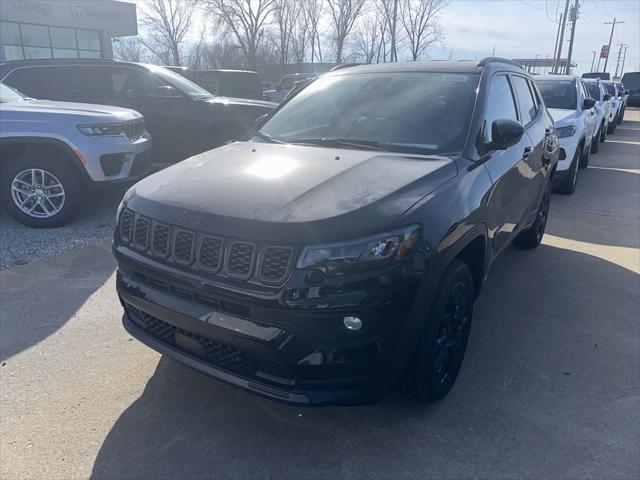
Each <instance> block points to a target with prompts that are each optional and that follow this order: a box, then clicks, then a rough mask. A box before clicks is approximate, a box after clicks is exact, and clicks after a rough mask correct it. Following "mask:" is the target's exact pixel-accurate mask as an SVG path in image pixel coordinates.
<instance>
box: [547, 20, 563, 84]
mask: <svg viewBox="0 0 640 480" xmlns="http://www.w3.org/2000/svg"><path fill="white" fill-rule="evenodd" d="M563 18H564V16H563V15H562V14H560V21H559V22H558V33H556V44H555V46H554V47H553V67H551V72H550V73H554V68H555V63H556V56H557V54H558V39H559V38H560V28H561V27H562V19H563Z"/></svg>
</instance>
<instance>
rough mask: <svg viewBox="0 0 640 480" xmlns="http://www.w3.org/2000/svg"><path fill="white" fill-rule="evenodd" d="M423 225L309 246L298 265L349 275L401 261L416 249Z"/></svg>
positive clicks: (329, 273) (331, 273) (332, 273)
mask: <svg viewBox="0 0 640 480" xmlns="http://www.w3.org/2000/svg"><path fill="white" fill-rule="evenodd" d="M419 231H420V227H419V226H417V225H411V226H408V227H404V228H401V229H398V230H393V231H389V232H385V233H381V234H378V235H372V236H370V237H367V238H361V239H357V240H350V241H345V242H336V243H330V244H326V245H312V246H309V247H306V248H305V249H304V250H303V252H302V255H300V259H299V260H298V268H300V269H314V270H319V271H321V272H322V273H324V274H326V275H332V276H336V275H346V274H349V273H357V272H361V271H363V270H368V269H372V268H378V267H381V266H385V265H389V264H392V263H395V262H399V261H401V260H402V259H403V258H405V257H406V256H407V255H408V254H409V253H410V252H411V250H412V248H413V246H414V245H415V243H416V241H417V239H418V236H419Z"/></svg>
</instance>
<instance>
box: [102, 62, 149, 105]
mask: <svg viewBox="0 0 640 480" xmlns="http://www.w3.org/2000/svg"><path fill="white" fill-rule="evenodd" d="M104 70H105V73H106V72H108V75H107V78H108V79H109V80H110V81H109V82H108V83H109V85H108V87H107V88H108V89H109V90H110V92H111V94H112V95H113V98H115V99H123V98H142V97H150V96H156V95H157V94H158V87H159V86H160V83H159V82H158V81H157V80H156V79H155V78H153V77H152V76H151V75H147V74H146V73H145V72H142V71H139V70H136V69H133V68H122V67H120V68H108V69H107V68H105V69H104Z"/></svg>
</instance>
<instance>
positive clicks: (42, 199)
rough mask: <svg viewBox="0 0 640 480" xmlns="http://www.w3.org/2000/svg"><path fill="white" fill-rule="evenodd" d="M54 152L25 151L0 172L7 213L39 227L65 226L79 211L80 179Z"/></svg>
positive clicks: (10, 160)
mask: <svg viewBox="0 0 640 480" xmlns="http://www.w3.org/2000/svg"><path fill="white" fill-rule="evenodd" d="M65 160H66V159H64V158H61V157H60V156H58V155H55V154H54V153H49V152H46V151H44V150H42V151H40V150H37V151H30V152H25V153H23V154H21V155H19V156H17V157H15V158H12V159H9V160H8V162H7V163H6V164H5V165H2V172H1V173H0V189H1V191H0V195H1V196H2V201H3V204H4V206H5V209H6V210H7V212H8V213H9V214H10V215H11V216H12V217H13V218H15V219H16V220H18V221H19V222H20V223H23V224H25V225H29V226H31V227H37V228H47V227H58V226H61V225H64V224H65V223H67V222H68V221H69V220H71V219H72V218H73V216H74V215H75V214H76V213H77V212H78V210H79V209H80V204H81V199H80V197H81V190H82V189H81V186H80V180H79V179H78V178H77V175H75V173H74V171H73V169H72V168H71V167H70V166H69V165H68V164H67V163H66V162H65Z"/></svg>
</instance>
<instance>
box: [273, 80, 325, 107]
mask: <svg viewBox="0 0 640 480" xmlns="http://www.w3.org/2000/svg"><path fill="white" fill-rule="evenodd" d="M317 76H318V74H317V73H290V74H288V75H283V77H282V78H281V79H280V82H279V83H278V84H277V85H276V86H275V88H274V89H273V90H267V91H265V92H264V94H265V96H266V97H267V99H269V100H270V101H272V102H276V103H281V102H282V101H283V100H284V98H285V97H286V96H287V92H289V90H291V89H292V88H293V87H294V86H295V83H296V82H299V81H301V80H307V79H309V78H312V77H317Z"/></svg>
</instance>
